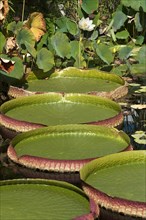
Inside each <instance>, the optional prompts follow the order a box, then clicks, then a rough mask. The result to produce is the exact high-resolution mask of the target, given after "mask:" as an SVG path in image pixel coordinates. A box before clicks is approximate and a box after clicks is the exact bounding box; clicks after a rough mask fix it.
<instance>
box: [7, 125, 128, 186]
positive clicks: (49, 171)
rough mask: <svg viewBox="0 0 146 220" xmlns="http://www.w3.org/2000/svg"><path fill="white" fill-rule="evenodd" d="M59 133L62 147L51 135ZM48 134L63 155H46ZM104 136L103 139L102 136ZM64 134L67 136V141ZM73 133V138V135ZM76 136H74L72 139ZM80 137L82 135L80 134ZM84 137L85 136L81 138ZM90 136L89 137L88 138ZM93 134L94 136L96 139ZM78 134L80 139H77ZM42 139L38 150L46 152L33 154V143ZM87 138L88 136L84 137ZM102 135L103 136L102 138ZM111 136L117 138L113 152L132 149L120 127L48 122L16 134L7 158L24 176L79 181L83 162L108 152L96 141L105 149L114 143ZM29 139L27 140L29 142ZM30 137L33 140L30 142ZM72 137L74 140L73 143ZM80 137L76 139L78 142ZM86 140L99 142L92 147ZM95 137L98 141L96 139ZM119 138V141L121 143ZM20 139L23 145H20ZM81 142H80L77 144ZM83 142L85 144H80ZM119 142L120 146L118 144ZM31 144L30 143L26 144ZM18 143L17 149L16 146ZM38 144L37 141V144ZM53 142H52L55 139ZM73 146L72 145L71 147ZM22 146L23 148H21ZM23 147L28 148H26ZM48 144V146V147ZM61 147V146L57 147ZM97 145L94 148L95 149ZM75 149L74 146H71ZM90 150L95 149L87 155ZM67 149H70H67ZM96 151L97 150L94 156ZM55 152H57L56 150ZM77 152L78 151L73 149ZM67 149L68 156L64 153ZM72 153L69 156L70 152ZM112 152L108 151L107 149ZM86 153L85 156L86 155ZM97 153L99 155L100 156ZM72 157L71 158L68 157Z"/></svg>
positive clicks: (34, 144) (57, 135)
mask: <svg viewBox="0 0 146 220" xmlns="http://www.w3.org/2000/svg"><path fill="white" fill-rule="evenodd" d="M55 135H56V137H59V143H63V144H62V145H63V148H61V144H60V146H59V147H58V141H57V142H56V139H54V137H55ZM47 136H48V137H49V139H48V141H51V140H53V142H52V141H51V142H50V143H51V146H52V145H53V143H54V142H56V146H57V147H56V148H55V149H56V150H55V153H56V155H59V154H60V152H63V151H65V158H66V159H64V157H63V156H61V157H60V156H59V158H58V156H54V153H53V156H52V157H53V159H51V156H49V157H48V156H46V154H49V155H51V151H49V153H48V150H47V152H46V143H47V142H46V137H47ZM105 136H106V141H105V138H104V137H105ZM67 137H68V138H69V139H68V140H69V141H68V142H67ZM72 137H73V138H72ZM75 137H76V139H74V138H75ZM81 137H82V138H81ZM84 137H86V138H85V140H84ZM89 137H90V140H89ZM95 137H96V138H97V139H96V140H95ZM43 138H45V145H44V144H43ZM78 138H79V139H78ZM39 139H40V141H41V142H40V143H41V152H43V146H45V152H46V153H45V154H44V153H43V155H45V156H44V157H43V156H40V154H36V152H37V150H36V143H38V142H39ZM87 139H88V140H87ZM102 139H103V140H102ZM112 139H114V141H116V144H115V146H116V149H117V150H116V152H119V151H120V152H121V151H129V150H132V146H131V144H130V139H129V137H128V136H127V135H126V134H125V133H124V132H123V131H119V130H117V129H115V128H108V127H104V126H93V125H60V126H50V127H46V128H40V129H36V130H33V131H28V132H25V133H22V134H19V135H17V136H16V137H15V138H14V139H13V140H12V141H11V143H10V145H9V147H8V151H7V155H8V158H9V159H10V160H11V161H13V162H14V163H15V164H16V165H18V170H20V172H21V173H23V174H24V175H25V176H26V177H33V178H34V177H35V178H40V177H41V178H47V179H57V180H64V181H67V182H75V183H80V177H79V171H80V169H81V168H82V167H83V165H85V164H86V163H88V162H90V161H91V160H93V159H96V158H99V157H102V156H104V155H105V154H107V152H105V147H104V148H103V153H102V155H101V152H102V146H101V147H100V145H98V143H99V142H100V143H102V144H101V145H104V146H105V145H106V146H107V147H106V149H107V150H108V149H109V148H112V149H113V146H111V147H110V145H112V144H111V142H110V140H112ZM29 141H30V143H29ZM32 141H33V142H32ZM73 141H74V144H73ZM78 141H79V142H78ZM87 141H88V142H91V141H92V142H93V143H94V142H95V143H94V144H92V145H98V146H97V147H93V146H92V145H90V146H89V149H88V144H85V143H87ZM97 141H98V143H97ZM66 142H67V143H68V145H70V146H71V149H73V153H74V151H75V153H74V154H75V155H76V154H77V155H78V158H77V157H76V156H74V154H73V155H72V154H71V153H70V151H69V150H68V148H69V147H68V145H67V146H66ZM121 142H122V145H121ZM21 143H22V145H21ZM79 143H80V144H79ZM83 143H84V145H83ZM119 143H120V146H119V147H118V146H117V145H118V144H119ZM29 145H30V146H29ZM80 145H81V146H82V145H83V146H84V147H83V146H82V147H81V150H80V151H78V148H79V147H80ZM123 145H124V146H123ZM17 146H18V148H19V149H17ZM33 146H35V155H33V153H32V152H33V151H31V153H30V154H29V149H30V148H31V150H32V149H33ZM39 146H40V145H38V148H40V147H39ZM54 146H55V143H54ZM72 146H74V147H72ZM115 146H114V150H113V151H112V152H115ZM21 147H22V152H23V151H24V152H23V153H20V151H21ZM26 148H27V149H28V150H27V152H26ZM48 148H49V147H48ZM60 148H61V150H60ZM95 148H96V149H95ZM57 149H58V150H57ZM74 149H76V150H74ZM89 150H90V151H94V152H93V153H92V154H91V155H92V156H90V157H89ZM52 151H53V152H54V148H53V147H52ZM68 151H69V152H68ZM82 151H84V156H83V155H82V156H81V157H80V156H79V155H80V154H81V152H82ZM95 151H97V152H99V154H97V155H96V156H95ZM57 152H58V153H57ZM76 152H77V153H76ZM68 153H69V156H67V155H68ZM70 154H71V155H72V156H71V155H70ZM110 154H111V152H110ZM87 155H88V156H87ZM93 155H94V156H93ZM99 155H100V156H99ZM70 157H71V159H70Z"/></svg>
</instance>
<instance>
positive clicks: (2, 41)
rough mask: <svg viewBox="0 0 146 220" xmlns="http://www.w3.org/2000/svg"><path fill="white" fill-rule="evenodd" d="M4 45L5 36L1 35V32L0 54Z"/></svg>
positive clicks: (0, 33)
mask: <svg viewBox="0 0 146 220" xmlns="http://www.w3.org/2000/svg"><path fill="white" fill-rule="evenodd" d="M5 43H6V38H5V36H4V35H3V34H2V32H0V53H2V52H3V49H4V46H5Z"/></svg>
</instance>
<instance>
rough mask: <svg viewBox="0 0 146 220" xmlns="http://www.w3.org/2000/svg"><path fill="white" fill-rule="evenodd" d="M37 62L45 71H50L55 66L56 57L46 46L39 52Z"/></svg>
mask: <svg viewBox="0 0 146 220" xmlns="http://www.w3.org/2000/svg"><path fill="white" fill-rule="evenodd" d="M36 64H37V65H38V67H39V68H40V69H42V70H43V71H44V72H47V71H49V70H50V69H52V67H53V66H54V57H53V54H52V53H51V51H49V50H47V49H46V48H42V49H41V50H39V51H38V53H37V59H36Z"/></svg>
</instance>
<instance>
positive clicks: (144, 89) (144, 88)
mask: <svg viewBox="0 0 146 220" xmlns="http://www.w3.org/2000/svg"><path fill="white" fill-rule="evenodd" d="M142 92H145V93H146V86H141V87H140V89H138V90H136V91H135V93H142Z"/></svg>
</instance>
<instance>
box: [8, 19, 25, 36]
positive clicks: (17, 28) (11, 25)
mask: <svg viewBox="0 0 146 220" xmlns="http://www.w3.org/2000/svg"><path fill="white" fill-rule="evenodd" d="M22 26H23V22H21V21H18V22H17V23H16V21H13V22H11V23H9V24H8V26H7V31H11V32H12V33H13V34H15V35H16V34H18V33H19V31H20V30H21V28H22Z"/></svg>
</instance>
